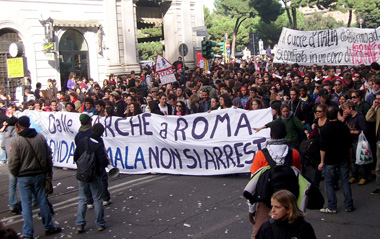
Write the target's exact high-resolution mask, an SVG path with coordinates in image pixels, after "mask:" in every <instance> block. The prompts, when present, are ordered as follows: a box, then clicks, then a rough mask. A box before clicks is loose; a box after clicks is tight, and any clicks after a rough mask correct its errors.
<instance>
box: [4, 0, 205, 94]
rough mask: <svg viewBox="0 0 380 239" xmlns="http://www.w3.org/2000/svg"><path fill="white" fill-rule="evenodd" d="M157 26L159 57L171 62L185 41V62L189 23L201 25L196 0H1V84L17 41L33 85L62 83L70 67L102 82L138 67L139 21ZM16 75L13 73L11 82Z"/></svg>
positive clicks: (191, 41)
mask: <svg viewBox="0 0 380 239" xmlns="http://www.w3.org/2000/svg"><path fill="white" fill-rule="evenodd" d="M141 24H143V25H144V24H145V25H146V24H148V25H149V24H152V25H155V26H161V27H162V30H163V36H162V37H161V38H160V40H161V42H162V43H163V44H164V49H165V50H164V57H165V58H166V59H168V60H169V61H171V62H173V61H175V60H176V59H177V57H178V54H179V53H178V47H179V45H180V44H182V43H186V44H187V46H188V49H189V53H188V55H187V56H186V58H185V61H186V63H187V65H188V66H190V67H191V66H194V47H196V46H199V45H200V41H201V39H200V37H197V36H196V34H195V32H193V30H192V28H193V27H196V26H203V25H204V16H203V4H202V2H201V1H200V0H171V1H170V0H42V1H33V0H22V1H21V0H12V1H1V2H0V88H3V89H4V87H6V86H7V83H9V82H7V81H8V79H7V68H6V59H7V58H10V57H11V56H10V55H9V53H8V49H9V46H10V44H11V43H14V42H20V43H22V44H19V45H21V46H23V47H22V49H21V52H22V56H24V57H26V59H27V68H28V71H29V76H30V79H31V84H32V87H33V88H34V86H35V84H36V83H37V82H41V83H42V85H43V88H44V87H46V85H47V80H48V79H49V78H51V79H56V80H57V86H58V88H61V86H62V88H63V87H64V86H65V84H66V81H67V78H68V75H69V73H70V72H75V73H76V74H77V76H80V77H87V78H89V77H91V78H93V79H94V80H95V81H96V82H100V83H101V82H102V81H103V80H104V79H106V78H107V77H108V75H109V74H111V73H114V74H117V75H124V74H129V73H130V72H131V71H132V70H134V71H136V72H139V71H140V65H139V56H138V49H137V46H138V39H137V32H138V27H139V26H140V25H141ZM16 82H17V81H16V80H15V79H12V80H11V81H10V85H11V86H13V85H15V84H17V83H16Z"/></svg>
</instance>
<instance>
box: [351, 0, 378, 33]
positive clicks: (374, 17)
mask: <svg viewBox="0 0 380 239" xmlns="http://www.w3.org/2000/svg"><path fill="white" fill-rule="evenodd" d="M356 15H357V18H358V19H356V20H357V21H359V19H360V18H363V20H364V23H363V27H364V28H377V27H379V26H380V0H365V1H364V0H363V1H360V2H358V4H357V6H356ZM358 25H359V24H358Z"/></svg>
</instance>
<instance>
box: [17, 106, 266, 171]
mask: <svg viewBox="0 0 380 239" xmlns="http://www.w3.org/2000/svg"><path fill="white" fill-rule="evenodd" d="M24 114H26V115H28V116H29V117H30V119H31V127H33V128H35V129H36V130H37V131H38V132H40V133H42V134H43V135H44V136H45V137H46V139H47V142H48V145H50V147H51V148H52V151H53V164H54V166H58V167H65V168H76V165H75V163H74V161H73V155H74V151H75V143H74V137H75V135H76V133H77V132H78V129H79V127H80V122H79V115H80V114H78V113H67V112H57V113H52V112H37V111H25V112H24ZM271 120H272V113H271V110H270V108H269V109H263V110H255V111H246V110H242V109H225V110H215V111H211V112H210V113H199V114H192V115H187V116H185V117H178V116H160V115H155V114H150V113H144V114H140V115H137V116H134V117H126V118H122V117H113V116H112V117H98V116H93V121H92V122H93V124H94V123H101V124H103V125H104V127H105V131H104V134H103V140H104V143H105V148H106V151H107V153H108V156H109V157H110V160H111V163H112V165H113V166H114V167H117V168H119V169H120V173H125V174H144V173H164V174H182V175H222V174H234V173H247V172H249V169H250V167H251V164H252V161H253V158H254V156H255V154H256V152H257V151H258V150H260V149H261V148H262V147H264V146H265V142H266V141H267V139H268V138H269V129H267V130H262V131H260V132H259V133H256V132H255V131H254V130H253V129H252V128H258V127H261V126H263V125H265V124H266V123H268V122H269V121H271Z"/></svg>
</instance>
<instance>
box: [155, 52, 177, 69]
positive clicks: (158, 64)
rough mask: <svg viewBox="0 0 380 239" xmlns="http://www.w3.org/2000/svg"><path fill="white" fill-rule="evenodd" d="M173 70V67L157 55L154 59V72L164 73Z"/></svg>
mask: <svg viewBox="0 0 380 239" xmlns="http://www.w3.org/2000/svg"><path fill="white" fill-rule="evenodd" d="M170 68H173V65H172V64H171V63H170V62H169V61H168V60H166V59H165V58H164V57H163V56H161V55H157V57H156V72H160V71H165V70H168V69H170Z"/></svg>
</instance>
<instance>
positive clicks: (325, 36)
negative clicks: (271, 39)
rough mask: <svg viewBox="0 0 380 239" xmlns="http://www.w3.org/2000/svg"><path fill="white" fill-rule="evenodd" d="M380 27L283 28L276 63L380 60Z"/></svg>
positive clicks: (360, 62)
mask: <svg viewBox="0 0 380 239" xmlns="http://www.w3.org/2000/svg"><path fill="white" fill-rule="evenodd" d="M379 36H380V28H377V29H362V28H347V27H340V28H337V29H325V30H317V31H298V30H292V29H289V28H283V29H282V32H281V36H280V39H279V42H278V46H277V49H276V51H275V52H274V60H273V62H274V63H284V64H294V63H298V64H300V65H313V64H317V65H361V64H364V65H370V64H371V63H372V62H379V61H380V38H379Z"/></svg>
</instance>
